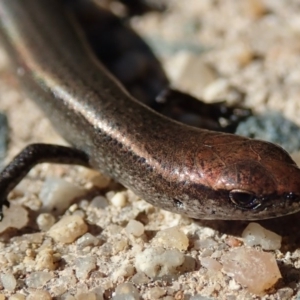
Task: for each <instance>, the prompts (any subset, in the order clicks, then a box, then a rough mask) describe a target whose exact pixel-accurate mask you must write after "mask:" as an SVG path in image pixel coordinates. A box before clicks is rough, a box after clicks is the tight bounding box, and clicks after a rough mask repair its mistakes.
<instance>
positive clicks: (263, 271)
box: [221, 248, 281, 295]
mask: <svg viewBox="0 0 300 300" xmlns="http://www.w3.org/2000/svg"><path fill="white" fill-rule="evenodd" d="M221 262H222V264H223V271H224V272H225V273H227V274H228V276H231V277H233V278H234V279H235V280H236V281H237V282H238V283H240V284H241V285H243V286H246V287H247V288H248V290H249V291H250V292H251V293H254V294H257V295H262V294H264V292H265V290H267V289H269V288H271V287H272V286H273V285H274V284H275V283H276V282H277V281H278V279H279V278H281V274H280V271H279V269H278V265H277V262H276V259H275V258H274V255H273V254H272V253H265V252H261V251H257V250H255V249H252V248H236V249H234V250H232V251H230V252H229V253H226V254H225V255H223V256H222V259H221Z"/></svg>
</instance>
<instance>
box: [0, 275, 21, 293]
mask: <svg viewBox="0 0 300 300" xmlns="http://www.w3.org/2000/svg"><path fill="white" fill-rule="evenodd" d="M0 278H1V282H2V285H3V287H4V289H6V290H7V291H10V292H13V291H14V290H15V288H16V286H17V280H16V278H15V276H14V275H13V274H12V273H2V274H1V276H0Z"/></svg>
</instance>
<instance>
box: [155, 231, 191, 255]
mask: <svg viewBox="0 0 300 300" xmlns="http://www.w3.org/2000/svg"><path fill="white" fill-rule="evenodd" d="M151 243H152V245H155V246H162V247H164V248H176V249H178V250H187V248H188V246H189V240H188V238H187V236H186V234H184V233H183V232H182V231H181V230H180V229H179V227H177V226H176V227H171V228H167V229H165V230H161V231H158V232H157V234H156V236H155V237H154V238H153V239H152V242H151Z"/></svg>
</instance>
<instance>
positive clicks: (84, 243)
mask: <svg viewBox="0 0 300 300" xmlns="http://www.w3.org/2000/svg"><path fill="white" fill-rule="evenodd" d="M99 243H100V240H99V239H98V238H96V237H95V236H93V235H92V234H90V233H89V232H87V233H86V234H84V235H83V236H81V237H80V238H79V239H78V240H77V241H76V244H77V246H78V247H79V248H80V249H83V248H85V247H88V246H92V247H93V246H97V245H99Z"/></svg>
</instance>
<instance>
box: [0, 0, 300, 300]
mask: <svg viewBox="0 0 300 300" xmlns="http://www.w3.org/2000/svg"><path fill="white" fill-rule="evenodd" d="M132 26H133V27H134V28H135V29H136V30H137V31H138V32H139V33H140V34H141V35H142V36H143V37H144V38H145V39H146V40H147V41H148V42H149V43H150V44H151V46H152V47H153V49H154V50H155V51H156V53H157V55H158V56H159V57H160V59H161V61H162V62H163V64H164V66H165V69H166V71H167V73H168V76H169V77H170V78H171V81H172V84H173V85H174V86H175V87H176V88H179V89H182V90H184V91H188V92H190V93H192V94H193V95H195V96H197V97H201V98H204V99H205V100H207V101H210V102H211V101H214V100H220V99H222V100H223V99H227V100H228V102H229V103H231V102H234V101H239V102H240V103H242V104H244V105H245V106H247V107H251V108H253V110H254V113H255V114H258V115H259V116H260V117H261V116H262V117H261V118H262V119H263V120H264V119H266V120H269V119H268V115H269V114H270V112H274V113H276V114H278V116H279V117H278V118H277V117H275V121H274V122H275V123H274V124H276V120H277V124H276V125H274V126H277V127H280V126H279V125H278V122H280V123H279V124H283V122H292V123H293V124H294V125H297V124H298V125H300V118H299V117H298V116H300V101H299V98H300V84H299V83H300V68H299V67H298V66H299V65H300V55H299V53H300V39H299V35H300V5H299V2H298V1H296V0H287V1H279V0H264V1H259V0H242V1H234V0H216V1H209V0H201V1H195V0H186V1H175V0H173V1H170V9H169V10H168V11H167V12H165V13H163V14H158V13H150V14H148V15H146V16H143V17H135V18H134V19H133V20H132ZM0 66H1V68H0V110H1V111H2V112H5V113H6V114H7V116H8V118H9V125H10V130H11V131H10V145H9V151H8V155H7V162H8V161H9V160H10V159H11V158H12V157H13V156H14V155H15V154H17V153H18V152H19V151H20V150H21V149H22V148H23V147H24V146H25V145H27V144H29V143H32V142H47V143H61V144H64V141H63V140H62V139H61V138H60V137H58V136H57V135H56V134H55V132H54V131H53V129H52V128H51V125H50V124H49V122H48V121H47V119H45V118H44V117H43V115H42V113H41V112H40V111H38V109H37V108H36V107H35V106H34V105H33V104H32V103H31V102H30V101H29V100H28V99H27V97H26V95H24V94H22V93H20V90H19V88H18V85H17V82H16V80H15V77H14V76H13V74H12V73H11V72H10V70H9V65H8V62H7V59H6V57H5V55H4V54H3V53H1V55H0ZM264 116H265V118H264ZM272 122H273V121H272ZM272 124H273V123H272ZM251 130H253V129H251ZM257 130H258V131H261V128H260V127H258V129H257ZM297 130H298V129H297V127H295V132H298V131H297ZM295 132H294V131H293V132H292V133H290V132H283V133H282V134H283V135H284V138H283V139H284V140H286V139H287V140H288V141H289V139H290V140H291V141H294V140H297V138H295V136H296V133H295ZM297 134H298V133H297ZM267 135H268V134H267ZM288 138H289V139H288ZM287 143H288V144H290V142H287ZM297 147H298V146H297V143H295V146H294V147H293V148H292V149H289V151H291V152H295V154H294V155H295V157H297V156H299V155H298V154H297V151H298V149H297ZM93 184H94V185H95V186H98V188H99V189H98V196H96V195H97V194H96V191H95V189H94V188H93ZM99 191H100V192H99ZM75 195H76V196H77V200H76V201H73V202H72V201H71V200H72V199H71V198H74V196H75ZM99 195H100V196H99ZM11 199H12V200H11V201H12V202H13V203H14V204H15V205H13V208H16V211H17V212H7V215H9V214H11V215H12V216H14V217H15V219H13V220H9V221H7V222H8V224H11V225H15V224H18V226H19V227H18V228H17V229H13V228H10V229H6V230H4V229H3V228H1V231H4V232H3V233H2V235H1V237H0V238H1V242H0V266H1V272H0V279H1V282H2V285H0V288H1V287H2V291H1V292H0V300H1V299H5V297H9V298H8V299H25V296H24V295H26V297H27V298H26V299H41V298H44V299H69V300H71V299H78V300H79V299H97V300H99V299H110V297H114V298H113V299H139V297H141V298H142V299H164V300H172V299H193V300H198V299H228V300H234V299H300V292H299V289H300V287H299V282H300V281H299V279H300V271H299V268H300V264H299V262H300V251H299V250H298V248H299V247H300V238H299V226H300V221H299V220H300V218H299V214H295V215H292V216H288V217H284V218H278V219H274V220H266V221H262V222H259V223H260V224H261V225H262V226H263V227H265V228H268V229H269V230H271V231H273V232H276V233H277V234H279V235H280V236H281V237H282V245H281V248H280V249H276V250H273V251H267V250H262V248H261V246H256V247H253V249H254V250H256V251H257V252H258V253H261V252H266V253H270V254H271V256H272V257H273V258H275V259H276V261H277V264H278V267H279V270H280V272H281V276H282V278H281V279H280V280H279V281H278V283H277V284H276V285H275V286H273V287H272V288H270V289H269V290H268V291H267V293H266V294H264V295H262V294H258V293H256V294H254V293H251V290H249V287H248V288H247V287H246V286H245V284H242V283H241V282H239V281H238V280H237V278H235V279H234V278H233V276H232V274H228V272H225V271H224V270H222V264H223V262H222V259H223V258H224V257H226V254H228V253H230V252H231V251H232V250H233V249H236V248H240V249H246V248H247V249H248V247H246V245H245V244H244V240H243V239H242V238H241V236H242V232H243V230H244V229H245V228H246V226H247V225H248V223H247V222H237V221H232V222H229V221H195V220H191V219H188V218H185V217H182V216H179V215H174V214H172V213H169V212H165V211H162V210H160V209H158V208H155V207H152V206H151V205H149V204H147V203H146V202H144V201H143V200H141V199H138V198H137V197H136V196H135V195H133V194H132V192H130V191H126V190H124V188H122V187H121V186H120V185H118V184H117V183H114V182H111V181H110V180H108V179H107V178H104V177H103V176H100V175H96V174H95V173H94V172H90V171H87V170H85V169H84V168H80V167H69V166H59V165H49V164H43V165H40V166H37V167H36V168H34V169H33V170H32V171H31V172H30V173H29V175H28V176H27V177H26V178H25V179H24V180H23V181H22V183H21V184H20V185H19V186H18V187H17V188H16V189H15V191H14V192H13V193H12V195H11ZM64 203H66V205H64ZM54 206H55V207H58V209H57V211H56V212H55V213H54V212H53V211H52V209H53V207H54ZM22 208H23V209H22ZM24 208H26V210H24ZM53 224H55V225H54V227H53V226H52V225H53ZM6 226H8V225H6ZM169 228H171V229H172V230H173V231H172V230H171V231H168V230H169ZM161 232H162V234H161ZM160 234H161V235H162V236H160ZM168 236H169V237H171V239H168ZM147 251H148V252H147ZM141 254H143V255H144V256H141ZM252 255H253V254H252ZM251 268H255V265H254V266H251V267H249V270H248V271H247V272H249V277H250V276H253V275H252V274H251ZM272 272H273V271H272ZM250 274H251V275H250ZM259 275H260V274H258V273H257V278H259ZM255 276H256V275H255V274H254V277H255ZM126 282H129V284H128V285H126V284H125V283H126ZM124 290H128V293H129V295H128V296H127V298H126V296H124V295H123V294H124V293H125V292H124ZM252 291H253V290H252ZM297 295H299V296H297ZM201 296H202V297H203V298H201ZM1 297H2V298H1ZM51 297H52V298H51ZM102 297H103V298H102ZM130 297H131V298H130Z"/></svg>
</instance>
